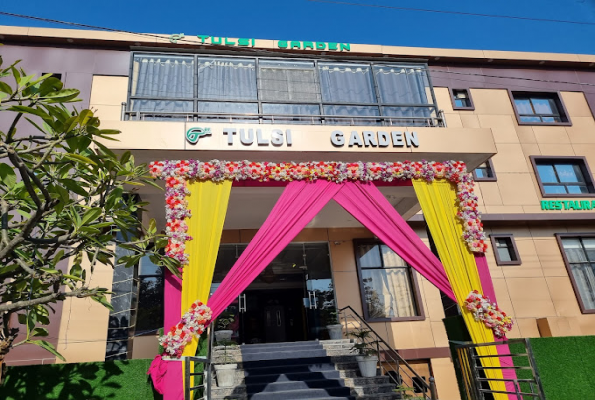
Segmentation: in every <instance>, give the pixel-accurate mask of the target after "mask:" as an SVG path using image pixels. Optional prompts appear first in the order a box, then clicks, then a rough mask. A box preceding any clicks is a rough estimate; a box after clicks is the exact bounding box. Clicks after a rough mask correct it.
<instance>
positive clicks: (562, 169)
mask: <svg viewBox="0 0 595 400" xmlns="http://www.w3.org/2000/svg"><path fill="white" fill-rule="evenodd" d="M555 168H556V172H557V173H558V178H559V179H560V182H584V179H583V174H582V173H581V171H580V169H578V171H577V170H576V169H575V168H574V165H571V164H556V165H555ZM577 172H578V175H577ZM579 177H580V178H579Z"/></svg>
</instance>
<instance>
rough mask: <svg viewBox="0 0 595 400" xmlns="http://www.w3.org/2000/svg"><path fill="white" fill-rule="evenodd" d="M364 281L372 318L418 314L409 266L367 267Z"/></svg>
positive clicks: (363, 275)
mask: <svg viewBox="0 0 595 400" xmlns="http://www.w3.org/2000/svg"><path fill="white" fill-rule="evenodd" d="M362 283H363V285H364V296H365V304H366V307H367V308H368V316H369V317H370V318H397V317H412V316H415V315H417V311H416V307H415V301H414V299H413V290H412V288H411V281H410V279H409V273H408V269H407V268H390V269H365V270H362Z"/></svg>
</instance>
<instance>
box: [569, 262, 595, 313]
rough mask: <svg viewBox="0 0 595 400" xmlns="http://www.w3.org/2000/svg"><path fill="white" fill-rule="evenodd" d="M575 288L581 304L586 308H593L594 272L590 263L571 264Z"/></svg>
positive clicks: (594, 300) (594, 294)
mask: <svg viewBox="0 0 595 400" xmlns="http://www.w3.org/2000/svg"><path fill="white" fill-rule="evenodd" d="M570 269H571V271H572V275H573V276H574V281H575V283H576V288H577V289H578V292H579V294H580V297H581V300H582V301H583V305H584V307H585V308H586V309H588V310H593V309H595V274H594V271H593V266H592V265H591V264H571V265H570Z"/></svg>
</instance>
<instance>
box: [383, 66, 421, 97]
mask: <svg viewBox="0 0 595 400" xmlns="http://www.w3.org/2000/svg"><path fill="white" fill-rule="evenodd" d="M374 76H375V77H376V82H377V84H378V91H379V93H380V101H381V102H383V103H386V104H428V103H430V100H429V98H428V92H429V86H430V85H429V83H428V79H427V77H426V71H425V70H423V69H421V68H411V67H409V66H399V65H375V66H374Z"/></svg>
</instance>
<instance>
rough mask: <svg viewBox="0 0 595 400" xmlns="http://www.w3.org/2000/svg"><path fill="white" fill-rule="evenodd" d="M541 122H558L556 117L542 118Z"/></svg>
mask: <svg viewBox="0 0 595 400" xmlns="http://www.w3.org/2000/svg"><path fill="white" fill-rule="evenodd" d="M541 122H558V121H557V120H556V118H554V117H541Z"/></svg>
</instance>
